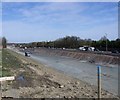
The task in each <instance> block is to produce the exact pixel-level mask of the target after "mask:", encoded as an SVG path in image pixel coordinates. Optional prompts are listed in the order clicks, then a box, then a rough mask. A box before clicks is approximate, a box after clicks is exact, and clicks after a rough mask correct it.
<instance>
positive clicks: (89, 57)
mask: <svg viewBox="0 0 120 100" xmlns="http://www.w3.org/2000/svg"><path fill="white" fill-rule="evenodd" d="M34 52H35V53H41V54H48V55H56V56H66V57H71V58H75V59H78V60H85V61H87V62H90V63H99V64H102V65H108V64H113V65H116V64H118V57H116V56H110V55H103V54H94V53H87V52H86V53H85V52H84V53H83V52H75V51H67V50H62V49H61V50H58V49H46V48H37V49H34Z"/></svg>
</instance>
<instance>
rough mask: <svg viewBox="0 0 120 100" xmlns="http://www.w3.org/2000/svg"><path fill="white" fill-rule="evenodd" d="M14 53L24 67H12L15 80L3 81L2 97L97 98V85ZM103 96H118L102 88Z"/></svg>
mask: <svg viewBox="0 0 120 100" xmlns="http://www.w3.org/2000/svg"><path fill="white" fill-rule="evenodd" d="M12 54H13V55H14V56H16V57H18V58H19V60H21V61H22V67H20V68H17V69H14V70H13V69H11V70H12V71H13V72H14V75H15V77H16V78H15V80H14V81H12V82H11V81H10V82H8V81H7V82H2V83H1V84H2V97H13V98H97V87H95V86H92V85H89V84H87V83H85V82H83V81H80V80H78V79H75V78H73V77H70V76H67V75H65V74H63V73H60V72H58V71H56V70H54V69H52V68H48V67H46V66H44V65H43V64H40V63H37V62H36V61H34V60H32V59H30V58H27V57H24V56H22V55H18V54H16V53H13V52H12ZM101 94H102V98H116V96H114V95H113V94H111V93H108V92H107V91H104V90H102V93H101Z"/></svg>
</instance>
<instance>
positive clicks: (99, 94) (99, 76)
mask: <svg viewBox="0 0 120 100" xmlns="http://www.w3.org/2000/svg"><path fill="white" fill-rule="evenodd" d="M97 70H98V100H100V99H101V66H98V67H97Z"/></svg>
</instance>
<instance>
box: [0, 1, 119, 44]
mask: <svg viewBox="0 0 120 100" xmlns="http://www.w3.org/2000/svg"><path fill="white" fill-rule="evenodd" d="M117 6H118V4H117V2H116V3H115V2H111V3H107V2H103V3H95V2H89V3H87V2H76V3H75V2H74V3H73V2H68V3H67V2H63V3H60V2H58V3H57V2H56V3H55V2H39V3H35V2H31V3H20V2H18V3H10V2H6V3H5V2H4V3H2V33H3V36H5V37H6V38H7V40H8V42H32V41H50V40H55V39H57V38H60V37H64V36H67V35H69V36H71V35H74V36H79V37H80V38H82V39H85V38H87V39H88V38H91V39H93V40H99V39H100V38H101V37H102V36H104V35H105V33H107V36H108V38H109V39H116V38H118V7H117ZM0 23H1V22H0Z"/></svg>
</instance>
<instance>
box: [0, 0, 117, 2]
mask: <svg viewBox="0 0 120 100" xmlns="http://www.w3.org/2000/svg"><path fill="white" fill-rule="evenodd" d="M1 1H2V2H108V0H1ZM109 2H119V0H109Z"/></svg>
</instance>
